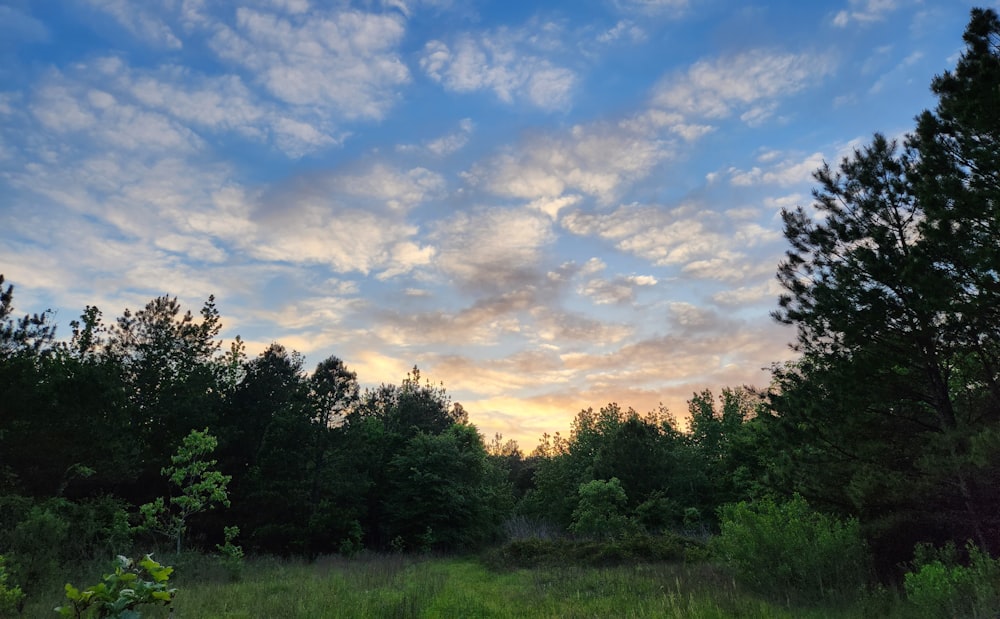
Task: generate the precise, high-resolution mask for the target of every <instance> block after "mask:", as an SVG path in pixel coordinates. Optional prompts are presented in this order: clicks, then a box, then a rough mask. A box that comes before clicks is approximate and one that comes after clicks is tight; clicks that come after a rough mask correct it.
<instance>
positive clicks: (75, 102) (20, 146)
mask: <svg viewBox="0 0 1000 619" xmlns="http://www.w3.org/2000/svg"><path fill="white" fill-rule="evenodd" d="M974 5H978V6H988V7H993V8H1000V2H997V1H996V0H981V1H980V2H972V1H966V0H828V1H827V0H815V1H810V2H803V1H802V0H761V1H759V2H736V1H733V0H564V1H552V2H546V1H539V2H527V1H514V0H501V1H488V0H469V1H465V2H463V1H459V0H367V1H361V2H349V1H320V0H243V1H240V2H229V1H223V0H162V1H159V2H147V1H145V0H0V273H3V274H4V276H5V277H6V280H7V282H8V283H13V284H14V286H15V297H14V300H15V305H16V309H17V310H18V311H19V312H21V313H25V312H29V311H30V312H36V311H41V310H44V309H46V308H50V309H52V310H53V312H54V317H55V321H56V323H57V324H58V325H59V326H60V331H59V333H60V334H61V335H63V336H66V335H67V334H68V332H69V327H68V323H69V321H70V320H73V319H74V318H76V317H78V316H79V315H80V313H81V312H82V311H83V309H84V307H86V306H87V305H96V306H98V307H99V308H100V309H101V310H102V311H103V313H104V315H105V317H106V319H108V320H113V319H114V318H115V317H117V316H119V315H120V314H121V313H122V311H123V310H124V309H125V308H131V309H133V310H135V309H138V308H141V307H142V306H143V305H145V303H146V302H148V301H149V300H151V299H153V298H154V297H157V296H160V295H164V294H169V295H171V296H177V297H178V298H179V300H180V301H181V302H182V303H183V304H184V305H185V307H188V308H190V309H192V310H195V311H196V310H197V309H199V308H200V307H201V305H202V304H203V303H204V302H205V300H206V299H207V298H208V296H209V295H215V297H216V303H217V306H218V309H219V311H220V312H221V314H222V321H223V325H224V330H223V332H222V336H223V337H224V338H225V339H226V340H227V341H228V340H231V339H232V338H234V337H235V336H236V335H240V336H241V337H242V339H243V340H245V341H246V342H247V348H248V352H249V353H250V354H251V355H255V354H258V353H259V352H260V351H262V350H263V349H264V348H266V347H267V346H268V345H269V344H270V343H272V342H279V343H281V344H283V345H285V346H286V347H287V348H289V349H294V350H297V351H299V352H300V353H302V354H303V355H305V359H306V367H307V369H312V368H314V367H315V365H316V364H317V363H319V362H320V361H322V360H323V359H325V358H327V357H329V356H331V355H336V356H337V357H339V358H341V359H343V360H344V361H345V362H346V364H347V365H348V367H349V368H350V369H352V370H354V371H355V372H357V373H358V377H359V380H360V381H361V383H362V385H365V386H374V385H377V384H379V383H383V382H385V383H394V384H399V382H400V381H401V380H402V379H403V378H404V377H405V376H406V373H407V371H408V369H409V368H412V367H413V366H414V365H417V366H418V367H419V368H420V370H421V373H422V375H423V376H424V377H425V378H428V379H430V380H431V381H432V382H434V383H443V384H444V386H445V388H446V389H447V391H448V393H449V394H450V395H451V396H452V397H453V399H454V400H455V401H458V402H460V403H461V404H462V405H463V407H464V408H465V409H466V410H467V411H468V412H469V416H470V420H471V421H472V422H473V423H474V424H475V425H476V426H477V427H478V428H479V430H480V431H481V432H482V433H483V434H484V435H485V436H487V437H492V436H493V435H494V433H497V432H499V433H502V434H503V435H504V437H505V438H513V439H515V440H517V441H518V442H519V443H520V444H521V447H522V448H524V449H526V450H530V449H531V448H533V447H534V446H535V445H536V443H537V440H538V438H539V437H540V436H541V435H542V433H543V432H549V433H552V432H556V431H560V432H562V433H563V434H564V435H565V434H566V433H567V431H568V430H569V427H570V422H571V420H572V419H573V417H574V416H575V414H576V413H577V412H578V411H580V410H581V409H583V408H587V407H591V406H592V407H594V408H595V409H596V408H598V407H601V406H603V405H606V404H608V403H609V402H617V403H619V404H620V405H622V406H623V407H634V408H635V409H636V410H638V411H640V412H646V411H649V410H654V409H656V408H657V407H658V405H659V404H660V403H662V404H663V405H664V406H666V407H667V409H668V410H669V411H670V412H671V413H673V414H674V415H675V416H677V417H678V418H683V416H684V413H685V411H686V400H688V399H689V398H690V397H691V395H692V394H693V393H694V392H696V391H701V390H703V389H706V388H708V389H712V390H714V391H715V392H716V393H718V392H719V390H720V389H721V388H722V387H724V386H739V385H744V384H746V385H753V386H757V387H766V386H767V385H768V383H769V373H768V371H767V368H768V367H769V366H770V365H771V364H772V363H775V362H782V361H785V360H789V359H792V358H793V355H794V353H793V352H792V351H791V350H790V349H789V343H790V342H791V341H792V340H793V339H794V329H793V328H791V327H787V326H782V325H778V324H777V323H775V321H774V320H773V319H772V318H770V316H769V312H770V311H771V310H773V309H774V308H775V307H776V304H777V297H778V295H779V294H780V292H781V290H780V288H779V286H778V285H777V281H776V279H775V271H776V269H777V265H778V263H779V261H780V260H781V258H782V256H783V253H784V251H785V249H786V244H785V242H784V239H783V237H782V231H781V220H780V211H781V209H782V208H793V207H795V206H797V205H802V206H806V207H808V206H809V205H810V203H811V197H810V192H811V190H812V189H813V187H814V186H815V183H814V180H813V178H812V176H811V175H812V172H813V171H814V170H816V169H817V168H818V167H819V166H821V165H822V164H823V162H824V161H826V162H830V163H832V164H836V163H837V162H839V161H840V160H841V158H842V157H844V156H845V155H848V154H849V153H851V152H852V150H853V149H854V148H858V147H861V146H863V145H864V144H865V143H866V142H868V141H869V140H870V139H871V136H872V134H873V133H874V132H876V131H878V132H882V133H884V134H886V135H888V136H890V137H894V138H899V137H901V136H903V135H904V134H905V132H907V131H909V130H911V129H912V127H913V124H914V123H913V118H914V116H916V115H917V114H918V113H919V112H920V111H922V110H923V109H926V108H931V107H933V105H934V99H933V97H932V94H931V93H930V90H929V84H930V81H931V79H932V78H933V77H934V76H935V75H937V74H940V73H942V72H943V71H945V70H947V69H949V68H951V67H953V66H954V63H955V61H956V59H957V57H958V54H959V53H960V52H961V49H962V40H961V35H962V31H963V29H964V26H965V24H966V23H967V20H968V16H969V10H970V9H971V8H972V7H973V6H974Z"/></svg>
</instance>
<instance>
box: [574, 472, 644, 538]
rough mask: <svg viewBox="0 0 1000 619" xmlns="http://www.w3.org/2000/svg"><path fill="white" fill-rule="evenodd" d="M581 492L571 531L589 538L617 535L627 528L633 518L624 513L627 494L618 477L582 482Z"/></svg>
mask: <svg viewBox="0 0 1000 619" xmlns="http://www.w3.org/2000/svg"><path fill="white" fill-rule="evenodd" d="M579 494H580V502H579V503H578V504H577V506H576V509H574V510H573V524H571V525H570V527H569V529H570V531H572V532H573V533H576V534H577V535H583V536H586V537H594V538H614V537H620V536H621V535H623V534H624V533H625V532H626V531H627V530H628V528H629V526H630V524H631V523H630V520H629V518H628V517H627V516H625V514H623V513H622V512H623V511H624V509H625V507H626V505H627V503H628V497H627V496H626V495H625V490H624V489H623V488H622V484H621V481H619V479H618V478H617V477H612V478H611V479H609V480H606V481H605V480H603V479H595V480H592V481H588V482H587V483H584V484H580V489H579Z"/></svg>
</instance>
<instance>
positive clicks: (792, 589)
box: [714, 494, 869, 600]
mask: <svg viewBox="0 0 1000 619" xmlns="http://www.w3.org/2000/svg"><path fill="white" fill-rule="evenodd" d="M719 518H720V526H721V533H720V535H719V536H718V537H717V538H716V539H715V540H714V544H715V550H716V552H717V553H718V554H720V555H721V556H722V557H723V559H725V561H726V562H727V563H728V564H729V565H730V566H731V567H732V568H733V569H734V571H735V572H736V575H737V576H738V577H739V578H740V580H742V581H744V582H745V583H747V584H748V585H750V586H751V587H753V588H755V589H757V590H759V591H762V592H764V593H768V594H771V595H776V596H780V597H783V598H784V597H793V596H794V597H800V598H803V599H805V600H821V599H831V598H834V599H835V598H837V597H853V596H854V595H856V594H858V593H859V591H860V590H861V589H862V587H863V585H864V584H865V580H866V577H867V575H868V573H869V570H868V567H869V557H868V552H867V549H866V546H865V543H864V541H863V539H862V538H861V533H860V530H859V527H858V521H857V520H854V519H851V520H847V521H846V522H845V521H842V520H840V519H838V518H836V517H834V516H828V515H826V514H822V513H820V512H817V511H814V510H813V509H811V508H810V507H809V504H808V503H807V502H806V500H805V499H803V498H802V497H801V496H799V495H797V494H796V495H795V496H794V497H793V498H792V499H791V500H790V501H787V502H784V503H775V502H774V501H771V500H762V501H758V502H754V503H747V502H745V501H742V502H740V503H735V504H732V503H731V504H728V505H723V506H722V507H721V508H719Z"/></svg>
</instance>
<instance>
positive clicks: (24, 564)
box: [9, 499, 70, 583]
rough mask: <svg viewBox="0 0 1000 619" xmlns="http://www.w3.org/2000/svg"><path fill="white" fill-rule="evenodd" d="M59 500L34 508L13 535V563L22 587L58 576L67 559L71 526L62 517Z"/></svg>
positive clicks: (11, 544) (11, 545)
mask: <svg viewBox="0 0 1000 619" xmlns="http://www.w3.org/2000/svg"><path fill="white" fill-rule="evenodd" d="M63 502H65V501H63V500H61V499H55V500H53V501H49V502H47V503H45V504H42V505H35V506H34V507H32V508H31V509H30V510H29V511H28V513H27V515H26V516H25V517H24V519H23V520H21V521H20V522H19V523H17V526H15V527H14V530H13V532H12V533H11V542H10V549H9V553H10V554H9V559H10V565H11V568H12V571H13V572H14V574H15V575H16V577H17V578H18V580H20V582H21V583H30V582H36V581H39V580H43V579H45V578H46V577H47V576H49V575H51V574H53V573H55V571H56V570H57V569H58V567H59V565H60V563H62V561H63V560H64V558H65V556H66V545H67V543H68V542H69V530H70V523H69V522H67V520H66V519H65V518H63V517H62V515H61V514H60V513H59V511H60V510H59V509H58V508H59V507H60V504H61V503H63Z"/></svg>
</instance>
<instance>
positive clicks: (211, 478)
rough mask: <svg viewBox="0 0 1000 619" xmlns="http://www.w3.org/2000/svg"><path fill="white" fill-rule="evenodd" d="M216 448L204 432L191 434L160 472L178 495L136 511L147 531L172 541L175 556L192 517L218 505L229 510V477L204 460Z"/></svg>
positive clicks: (206, 431)
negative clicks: (176, 490)
mask: <svg viewBox="0 0 1000 619" xmlns="http://www.w3.org/2000/svg"><path fill="white" fill-rule="evenodd" d="M216 445H217V441H216V440H215V437H214V436H212V435H211V434H209V433H208V429H207V428H206V429H205V430H203V431H198V430H192V431H191V433H190V434H188V435H187V436H186V437H185V438H184V441H183V442H182V443H181V445H180V447H178V448H177V453H176V454H174V455H173V456H171V458H170V462H171V464H170V466H166V467H164V468H163V475H164V476H165V477H166V478H167V479H169V480H170V482H171V484H173V485H174V486H176V487H177V489H178V490H180V494H178V495H176V496H172V497H170V498H169V500H168V501H166V502H165V501H164V500H163V497H158V498H157V499H156V500H154V501H153V502H152V503H146V504H145V505H143V506H141V507H140V508H139V511H140V512H141V513H142V516H143V523H144V525H145V526H146V527H147V528H149V529H150V530H153V531H157V532H160V533H163V534H164V535H167V536H169V537H171V538H173V539H174V540H175V542H176V545H177V554H180V552H181V542H182V539H183V537H184V532H185V531H186V530H187V527H188V521H189V519H190V518H191V517H192V516H194V515H195V514H200V513H202V512H206V511H208V510H210V509H213V508H215V507H216V506H217V505H225V506H226V507H229V494H228V493H227V492H226V486H228V485H229V482H230V480H232V477H231V476H229V475H223V474H222V473H220V472H219V471H217V470H214V469H213V468H212V467H214V466H215V465H216V461H215V460H207V459H206V457H207V456H210V455H211V454H212V452H214V451H215V447H216Z"/></svg>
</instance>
